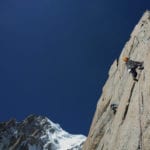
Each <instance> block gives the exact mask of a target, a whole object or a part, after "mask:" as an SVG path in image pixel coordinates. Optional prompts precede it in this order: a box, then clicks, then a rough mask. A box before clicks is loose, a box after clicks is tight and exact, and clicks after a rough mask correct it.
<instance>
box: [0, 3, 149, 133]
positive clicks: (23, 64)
mask: <svg viewBox="0 0 150 150" xmlns="http://www.w3.org/2000/svg"><path fill="white" fill-rule="evenodd" d="M146 9H150V0H91V1H89V0H86V1H83V0H1V1H0V101H1V104H0V121H5V120H8V119H10V118H14V117H15V118H17V120H22V119H24V118H25V117H26V116H28V115H29V114H37V115H44V116H47V117H48V118H50V119H51V120H52V121H54V122H57V123H59V124H60V125H61V126H62V127H63V128H64V129H65V130H67V131H69V132H71V133H81V134H85V135H87V134H88V131H89V128H90V124H91V121H92V118H93V115H94V112H95V109H96V104H97V101H98V99H99V97H100V95H101V89H102V87H103V85H104V83H105V81H106V79H107V77H108V76H107V74H108V69H109V67H110V65H111V64H112V62H113V61H114V59H115V58H117V57H118V56H119V54H120V52H121V50H122V48H123V46H124V44H125V43H126V42H127V40H128V39H129V36H130V33H131V31H132V30H133V28H134V26H135V25H136V24H137V22H138V21H139V19H140V18H141V16H142V14H143V13H144V11H145V10H146Z"/></svg>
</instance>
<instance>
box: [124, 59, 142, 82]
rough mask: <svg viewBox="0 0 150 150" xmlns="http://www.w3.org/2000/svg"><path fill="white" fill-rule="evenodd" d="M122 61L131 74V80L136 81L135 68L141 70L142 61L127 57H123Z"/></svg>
mask: <svg viewBox="0 0 150 150" xmlns="http://www.w3.org/2000/svg"><path fill="white" fill-rule="evenodd" d="M123 61H124V62H125V63H126V66H127V69H128V72H129V73H131V74H132V77H133V80H134V81H138V80H137V79H136V77H137V72H136V69H137V68H138V69H139V70H143V69H144V67H143V62H139V61H133V60H131V59H129V58H128V57H123Z"/></svg>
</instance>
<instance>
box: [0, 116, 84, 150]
mask: <svg viewBox="0 0 150 150" xmlns="http://www.w3.org/2000/svg"><path fill="white" fill-rule="evenodd" d="M85 139H86V138H85V136H83V135H72V134H69V133H68V132H66V131H64V130H63V129H62V128H61V127H60V126H59V125H58V124H55V123H53V122H52V121H50V120H49V119H48V118H46V117H43V116H35V115H30V116H29V117H27V118H26V119H25V120H24V121H22V122H16V120H14V119H13V120H10V121H8V122H3V123H0V150H81V149H82V146H83V143H84V141H85Z"/></svg>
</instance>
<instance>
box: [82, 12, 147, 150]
mask: <svg viewBox="0 0 150 150" xmlns="http://www.w3.org/2000/svg"><path fill="white" fill-rule="evenodd" d="M112 29H113V27H112ZM122 30H123V29H122ZM116 36H117V34H116ZM124 56H126V57H128V58H130V59H131V60H133V61H140V62H144V69H143V70H138V69H137V70H136V71H137V74H138V76H137V80H136V81H134V80H133V79H132V75H131V72H130V71H131V70H127V68H126V65H125V62H124V61H123V60H122V58H123V57H124ZM129 72H130V73H129ZM132 73H133V72H132ZM102 91H103V92H102V95H101V97H100V99H99V101H98V104H97V109H96V112H95V116H94V119H93V122H92V125H91V129H90V132H89V135H88V138H87V140H86V142H85V144H84V146H83V150H150V11H146V12H145V13H144V15H143V17H142V18H141V19H140V21H139V23H138V24H137V25H136V26H135V28H134V30H133V32H132V34H131V37H130V40H129V41H128V42H127V43H126V45H125V47H124V48H123V51H122V53H121V55H120V57H119V59H116V60H115V61H114V63H113V65H112V66H111V68H110V71H109V77H108V80H107V81H106V84H105V85H104V87H103V90H102ZM112 104H113V105H114V104H115V105H114V106H115V107H116V106H117V107H116V108H115V107H114V108H113V109H112V107H111V106H112Z"/></svg>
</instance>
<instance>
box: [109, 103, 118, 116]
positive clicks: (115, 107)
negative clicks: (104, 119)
mask: <svg viewBox="0 0 150 150" xmlns="http://www.w3.org/2000/svg"><path fill="white" fill-rule="evenodd" d="M110 108H111V110H112V111H113V112H114V114H116V112H117V108H118V104H115V103H112V104H111V105H110Z"/></svg>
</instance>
